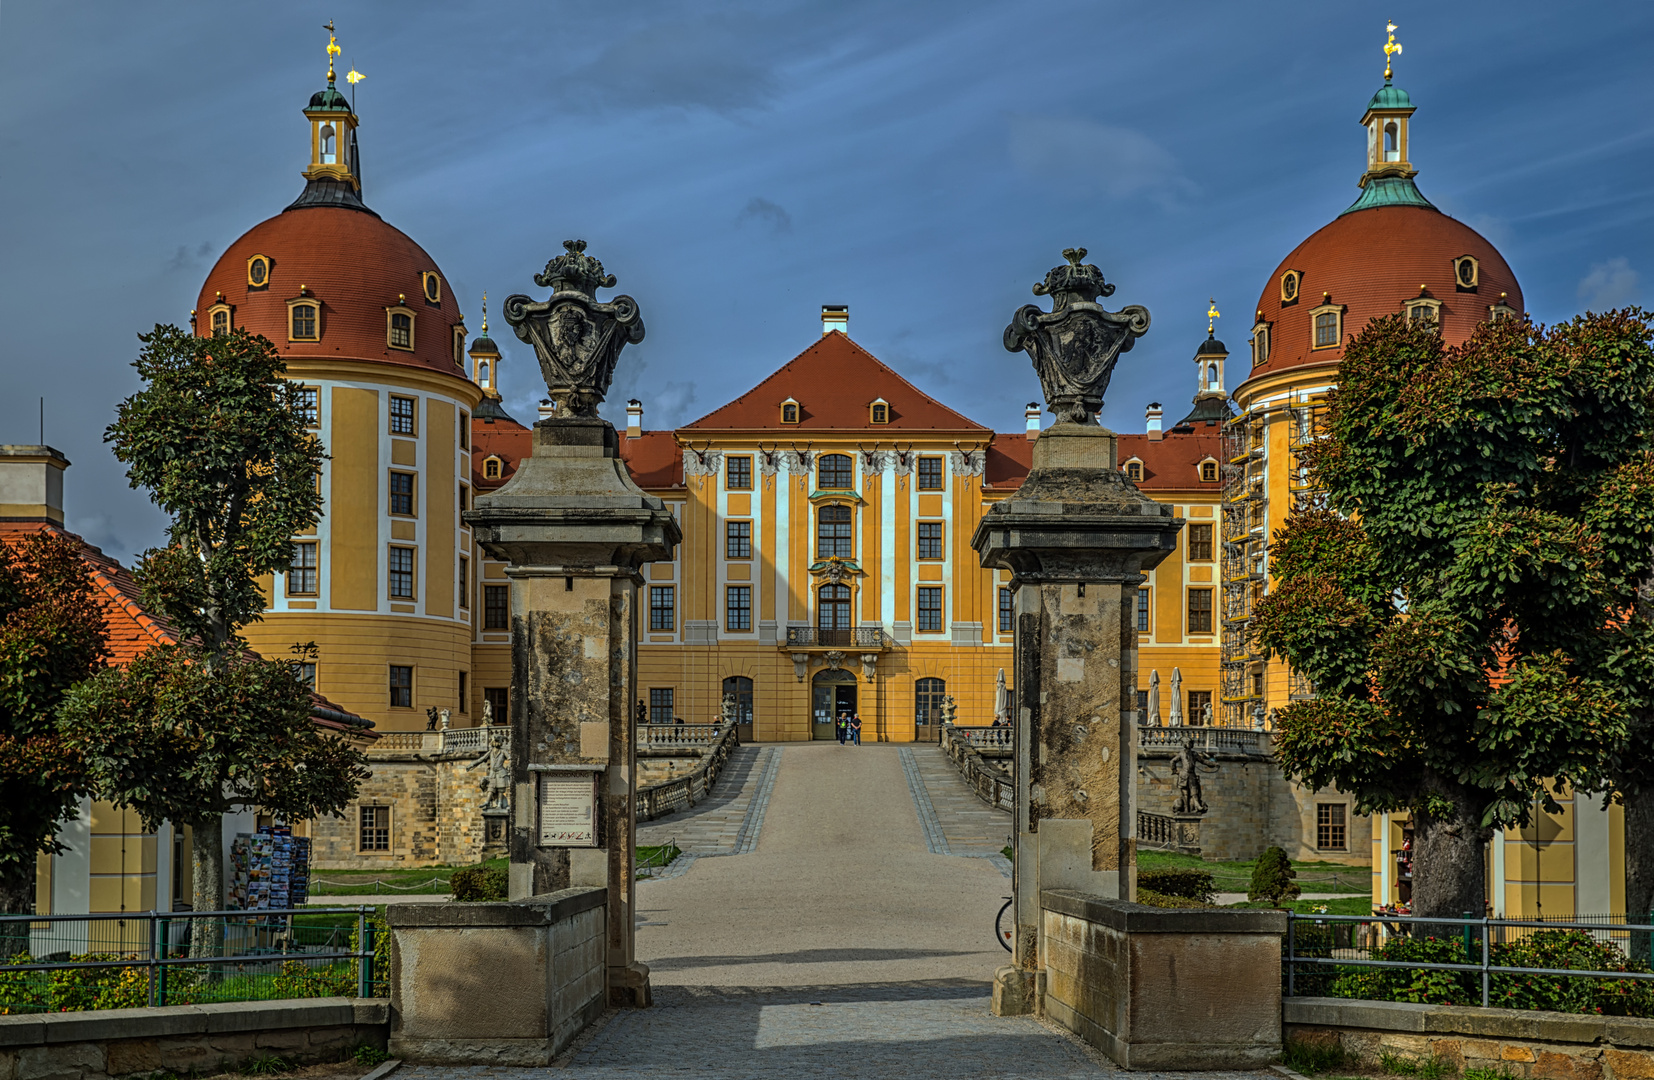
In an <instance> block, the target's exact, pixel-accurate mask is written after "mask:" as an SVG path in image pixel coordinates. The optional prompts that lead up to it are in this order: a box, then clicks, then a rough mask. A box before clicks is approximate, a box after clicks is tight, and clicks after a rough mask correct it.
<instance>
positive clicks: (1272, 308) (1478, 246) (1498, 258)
mask: <svg viewBox="0 0 1654 1080" xmlns="http://www.w3.org/2000/svg"><path fill="white" fill-rule="evenodd" d="M1461 255H1474V256H1475V257H1476V259H1477V261H1478V263H1479V264H1480V270H1481V273H1480V280H1479V282H1478V284H1477V287H1476V291H1475V292H1461V291H1459V287H1458V283H1457V281H1456V280H1455V278H1454V276H1453V260H1454V259H1456V258H1458V257H1459V256H1461ZM1288 270H1297V271H1299V272H1301V273H1302V274H1303V282H1302V284H1301V286H1300V290H1299V296H1298V300H1297V302H1296V303H1290V304H1286V303H1282V301H1281V277H1282V276H1283V275H1284V274H1285V273H1286V272H1287V271H1288ZM1420 285H1423V286H1425V291H1424V292H1422V293H1421V292H1420V291H1419V286H1420ZM1326 293H1331V294H1332V298H1331V301H1330V302H1331V303H1334V304H1338V305H1341V306H1342V307H1343V308H1344V324H1343V340H1342V341H1341V342H1340V343H1339V344H1338V346H1336V347H1329V348H1324V349H1312V345H1313V344H1314V341H1313V338H1312V334H1313V332H1314V330H1313V327H1312V326H1311V325H1310V322H1311V320H1310V315H1309V313H1310V311H1311V310H1312V309H1314V308H1316V307H1318V306H1320V305H1321V304H1322V302H1323V295H1324V294H1326ZM1500 293H1505V294H1506V296H1505V300H1504V303H1505V304H1507V305H1508V306H1510V307H1512V308H1514V309H1515V310H1516V311H1517V312H1518V313H1521V312H1522V311H1523V310H1524V309H1523V307H1522V287H1521V286H1520V285H1518V284H1517V282H1516V275H1515V273H1513V272H1512V271H1511V268H1510V266H1509V264H1507V263H1506V262H1505V260H1504V256H1502V255H1500V254H1499V252H1498V250H1497V249H1496V248H1495V247H1494V246H1493V245H1492V244H1490V243H1488V242H1487V240H1486V239H1485V238H1484V237H1483V236H1482V235H1481V234H1480V233H1478V232H1477V231H1476V230H1475V229H1472V228H1471V227H1470V226H1468V225H1466V224H1464V223H1463V222H1461V221H1455V220H1454V219H1453V218H1450V217H1448V216H1447V215H1446V214H1444V213H1441V212H1440V211H1439V210H1434V209H1426V208H1424V207H1417V206H1379V207H1373V208H1371V209H1367V210H1357V211H1355V212H1354V213H1350V214H1345V215H1344V216H1342V217H1339V218H1334V219H1333V220H1332V221H1331V222H1330V223H1328V224H1327V225H1324V226H1322V227H1321V228H1320V229H1319V230H1318V231H1316V232H1315V233H1314V234H1313V235H1312V236H1310V237H1309V239H1307V240H1305V241H1304V242H1303V243H1301V244H1299V245H1298V246H1297V247H1296V248H1294V249H1293V250H1292V254H1290V255H1288V256H1287V257H1286V258H1285V259H1283V260H1282V261H1281V265H1280V266H1278V267H1276V268H1275V273H1274V274H1273V275H1272V276H1271V277H1270V279H1269V280H1268V281H1267V282H1265V283H1264V289H1263V295H1262V296H1261V297H1259V298H1258V310H1259V311H1261V312H1262V313H1263V314H1262V316H1261V318H1262V321H1264V322H1267V323H1270V324H1272V325H1271V328H1270V345H1269V360H1268V362H1267V363H1264V364H1260V365H1259V366H1258V367H1255V368H1253V369H1252V375H1254V376H1255V375H1262V374H1265V373H1268V372H1274V371H1281V370H1284V369H1287V368H1292V367H1300V366H1304V365H1309V364H1323V363H1326V364H1331V363H1337V362H1338V361H1340V360H1342V359H1343V358H1344V346H1345V345H1346V344H1348V342H1349V339H1350V338H1351V337H1353V336H1354V335H1356V334H1358V333H1360V332H1361V328H1362V327H1364V326H1366V325H1367V323H1368V322H1369V321H1370V320H1372V319H1373V318H1375V317H1377V316H1380V315H1395V314H1399V313H1400V312H1401V304H1402V301H1404V300H1415V299H1418V298H1419V297H1420V296H1424V297H1427V298H1429V299H1433V300H1440V301H1441V302H1442V310H1441V315H1442V324H1441V329H1442V338H1443V339H1444V340H1445V341H1446V342H1447V343H1448V344H1449V345H1456V344H1458V343H1459V342H1462V341H1464V340H1465V339H1466V338H1468V337H1469V336H1470V334H1471V331H1472V330H1474V329H1475V328H1476V324H1478V323H1482V322H1486V321H1487V318H1488V307H1489V306H1491V305H1493V304H1497V303H1499V302H1500V300H1499V294H1500Z"/></svg>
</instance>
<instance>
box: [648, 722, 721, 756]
mask: <svg viewBox="0 0 1654 1080" xmlns="http://www.w3.org/2000/svg"><path fill="white" fill-rule="evenodd" d="M725 727H726V725H724V724H639V725H638V726H637V745H638V749H639V750H660V749H675V748H678V747H685V746H703V747H704V746H711V745H712V744H713V743H715V742H717V741H718V737H719V736H720V735H722V734H723V732H724V730H725Z"/></svg>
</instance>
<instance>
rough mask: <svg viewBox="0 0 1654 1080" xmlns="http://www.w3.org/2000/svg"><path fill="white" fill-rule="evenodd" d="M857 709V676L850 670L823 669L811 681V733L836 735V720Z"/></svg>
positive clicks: (816, 736) (823, 736)
mask: <svg viewBox="0 0 1654 1080" xmlns="http://www.w3.org/2000/svg"><path fill="white" fill-rule="evenodd" d="M855 711H856V676H855V675H854V674H853V673H851V672H848V671H836V670H828V671H823V672H820V673H819V674H817V675H816V677H815V678H814V679H812V680H811V682H810V737H811V738H812V739H835V738H837V737H838V735H837V733H836V732H835V731H834V730H833V720H834V718H835V717H837V716H838V715H839V714H840V713H854V712H855Z"/></svg>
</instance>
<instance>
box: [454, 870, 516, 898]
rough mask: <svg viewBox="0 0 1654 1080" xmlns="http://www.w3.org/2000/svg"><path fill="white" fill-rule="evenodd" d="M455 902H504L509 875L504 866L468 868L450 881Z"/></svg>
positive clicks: (456, 872) (456, 873)
mask: <svg viewBox="0 0 1654 1080" xmlns="http://www.w3.org/2000/svg"><path fill="white" fill-rule="evenodd" d="M448 887H449V888H450V889H452V890H453V892H454V899H455V900H504V899H505V898H506V895H507V889H508V887H509V875H508V874H507V872H506V869H505V868H504V867H503V866H489V865H487V864H484V865H481V866H467V867H466V868H465V869H463V870H455V871H454V873H453V876H452V877H450V878H449V879H448Z"/></svg>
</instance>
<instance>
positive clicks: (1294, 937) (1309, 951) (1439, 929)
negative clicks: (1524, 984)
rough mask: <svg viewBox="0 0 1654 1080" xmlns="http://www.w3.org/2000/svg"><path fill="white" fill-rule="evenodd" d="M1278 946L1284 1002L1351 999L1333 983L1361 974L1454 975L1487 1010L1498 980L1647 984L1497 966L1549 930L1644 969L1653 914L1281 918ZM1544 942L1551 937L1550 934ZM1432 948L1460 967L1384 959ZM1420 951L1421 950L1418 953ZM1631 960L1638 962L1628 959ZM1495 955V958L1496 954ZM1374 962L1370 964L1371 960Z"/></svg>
mask: <svg viewBox="0 0 1654 1080" xmlns="http://www.w3.org/2000/svg"><path fill="white" fill-rule="evenodd" d="M1286 915H1287V924H1286V939H1285V941H1284V942H1283V943H1282V949H1283V951H1282V958H1281V960H1282V967H1283V969H1284V970H1283V977H1284V979H1285V983H1286V986H1285V991H1286V993H1287V995H1288V996H1289V997H1295V996H1297V995H1299V994H1300V993H1305V994H1309V995H1312V996H1313V995H1328V996H1337V997H1353V996H1358V995H1354V994H1348V993H1338V992H1337V991H1338V990H1339V989H1340V988H1341V987H1340V986H1339V985H1338V984H1337V983H1336V982H1335V981H1334V979H1335V978H1336V977H1337V976H1339V975H1346V974H1348V973H1350V972H1359V971H1361V970H1363V969H1379V970H1383V969H1391V970H1398V969H1399V970H1404V971H1415V972H1426V971H1440V972H1458V973H1460V974H1461V975H1462V976H1463V977H1464V978H1465V979H1466V980H1468V982H1467V983H1465V984H1464V985H1465V986H1467V987H1468V988H1469V989H1470V990H1471V992H1472V993H1474V992H1475V990H1477V989H1479V990H1480V994H1481V1004H1482V1005H1484V1006H1487V1005H1488V1004H1489V1003H1490V994H1491V990H1492V988H1493V985H1494V982H1495V980H1497V979H1500V978H1501V977H1505V976H1509V977H1512V978H1522V979H1531V978H1532V977H1533V976H1559V977H1563V978H1567V979H1576V978H1577V979H1613V980H1620V979H1627V980H1633V981H1636V982H1647V981H1649V980H1654V971H1647V970H1645V971H1632V970H1601V969H1599V968H1589V967H1541V966H1535V965H1528V964H1521V965H1512V964H1505V963H1499V962H1498V961H1500V960H1502V959H1508V958H1509V957H1510V955H1511V950H1510V948H1509V947H1510V946H1515V945H1520V944H1524V943H1527V944H1532V943H1533V941H1534V939H1535V935H1540V934H1545V933H1547V932H1555V931H1577V932H1579V933H1580V934H1581V935H1583V936H1584V937H1586V938H1588V939H1589V941H1590V942H1595V943H1597V944H1599V945H1602V946H1606V947H1607V948H1605V949H1601V950H1598V951H1596V953H1595V955H1596V956H1597V957H1599V958H1605V959H1607V960H1609V961H1610V962H1613V963H1616V964H1618V963H1638V962H1640V966H1643V967H1645V968H1646V967H1649V966H1650V964H1649V961H1654V913H1650V915H1649V917H1648V921H1647V922H1644V923H1633V922H1630V921H1629V920H1628V919H1627V917H1626V916H1624V915H1585V916H1575V917H1573V918H1567V919H1563V918H1538V919H1495V918H1491V917H1484V918H1474V917H1470V916H1465V917H1462V918H1457V919H1450V918H1442V917H1435V916H1417V915H1388V914H1374V915H1322V914H1314V915H1299V914H1297V913H1295V912H1291V911H1288V912H1287V913H1286ZM1552 940H1555V935H1554V934H1552ZM1402 941H1406V942H1413V943H1422V942H1426V941H1428V942H1431V943H1436V942H1439V943H1440V946H1439V948H1438V950H1436V951H1439V952H1440V953H1441V954H1442V955H1455V954H1456V955H1458V956H1462V957H1463V958H1464V959H1463V960H1426V959H1417V958H1411V957H1408V958H1403V959H1389V958H1385V957H1388V956H1394V955H1395V954H1396V953H1398V952H1400V951H1403V950H1401V949H1398V948H1395V947H1394V945H1395V944H1396V943H1398V942H1402ZM1420 951H1426V950H1420ZM1633 953H1636V954H1638V955H1636V956H1633ZM1501 954H1503V955H1501ZM1375 955H1376V956H1377V957H1378V958H1376V959H1375Z"/></svg>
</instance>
